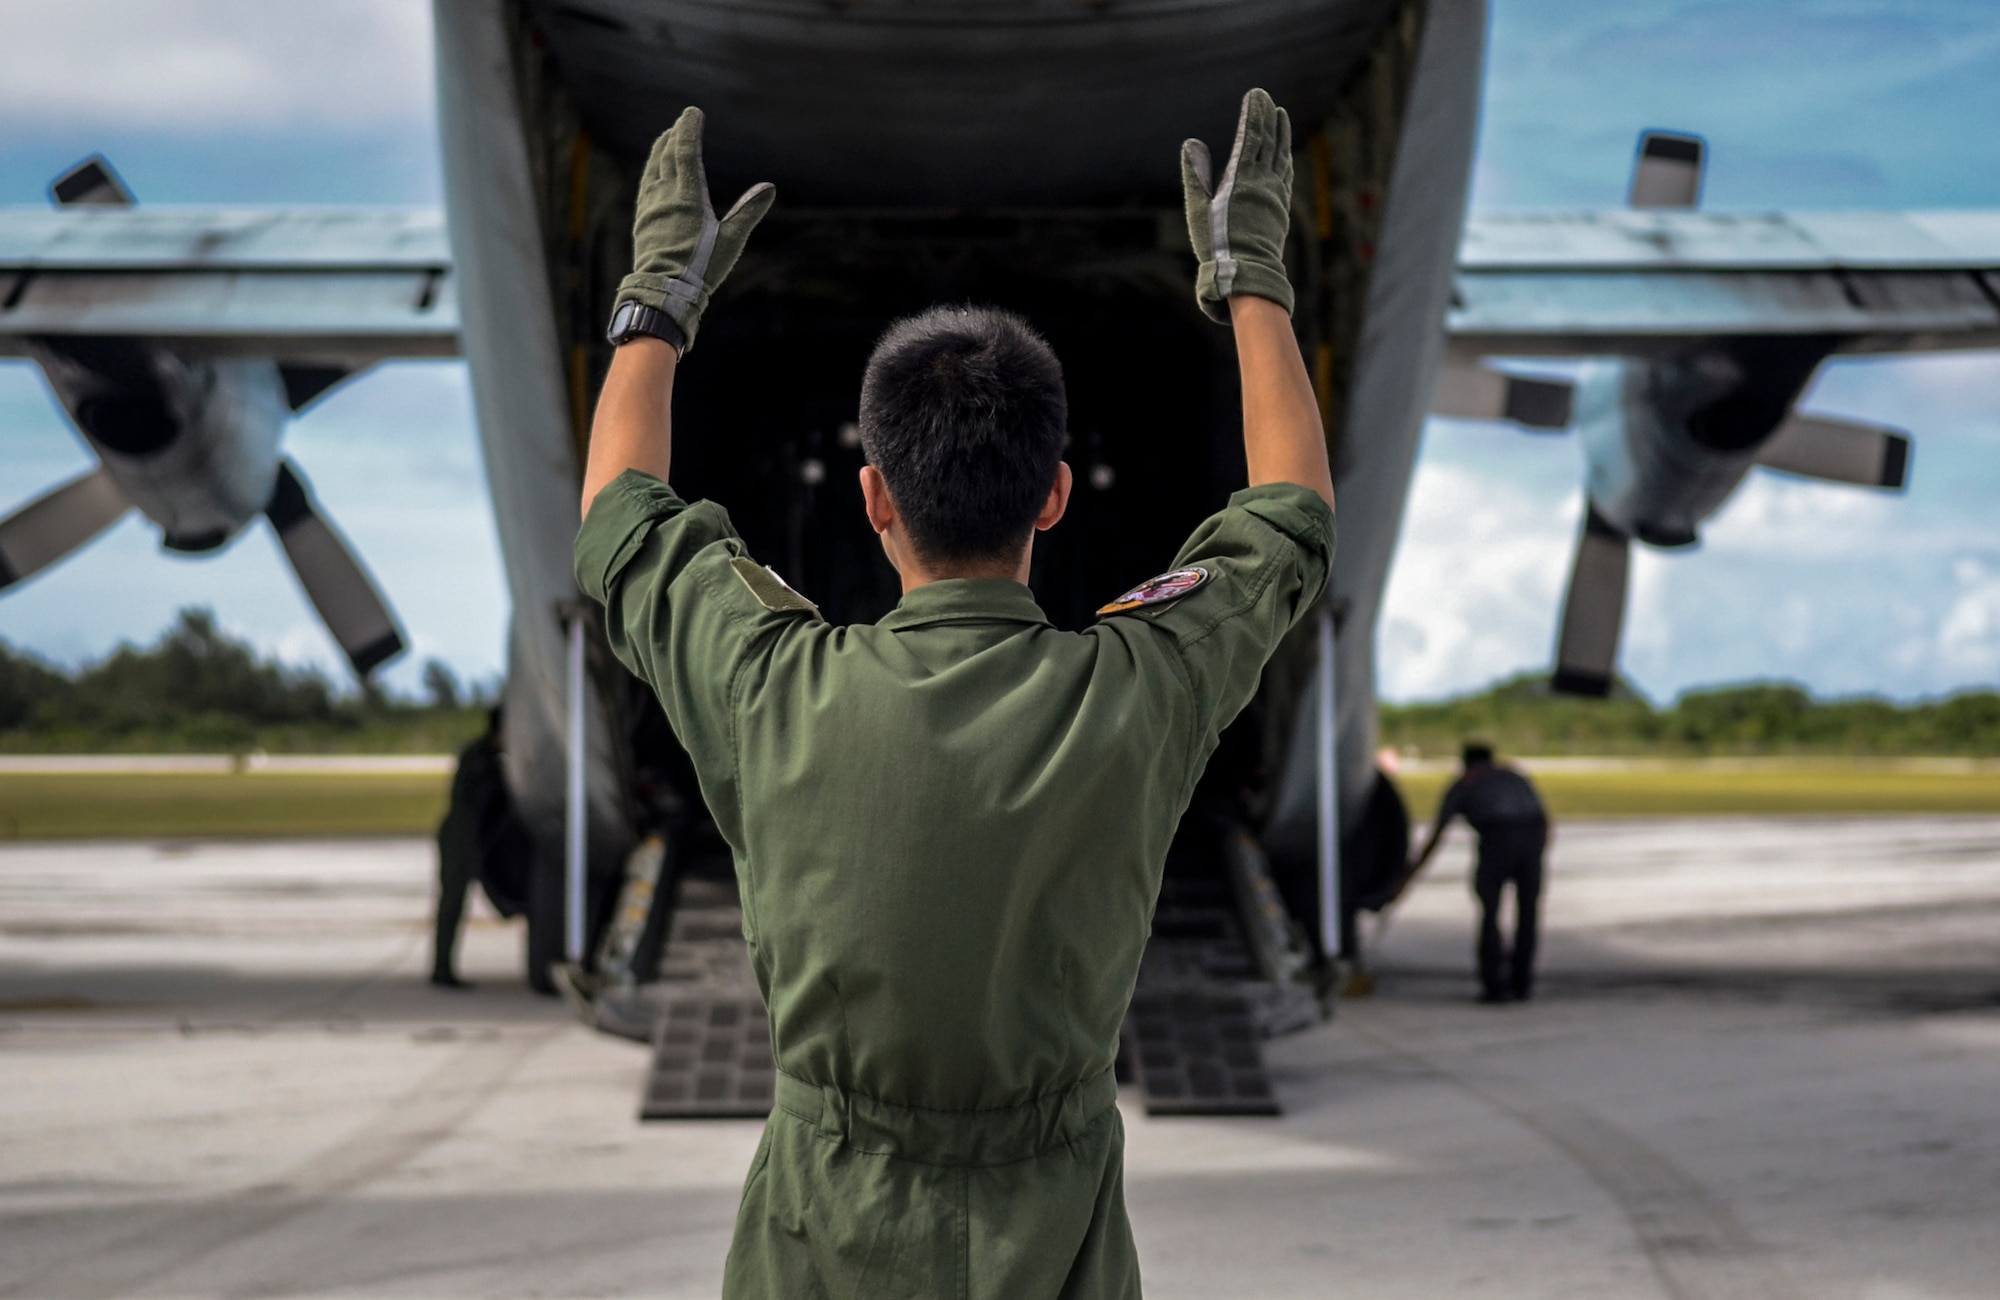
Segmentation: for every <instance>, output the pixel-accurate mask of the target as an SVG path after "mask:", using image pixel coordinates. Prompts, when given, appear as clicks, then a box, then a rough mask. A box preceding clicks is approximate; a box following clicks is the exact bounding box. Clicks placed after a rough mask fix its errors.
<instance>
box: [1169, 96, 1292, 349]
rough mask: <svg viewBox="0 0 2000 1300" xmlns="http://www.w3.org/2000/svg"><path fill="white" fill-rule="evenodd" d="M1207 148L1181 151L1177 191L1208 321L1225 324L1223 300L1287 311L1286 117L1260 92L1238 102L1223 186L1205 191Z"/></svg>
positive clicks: (1197, 145) (1194, 143)
mask: <svg viewBox="0 0 2000 1300" xmlns="http://www.w3.org/2000/svg"><path fill="white" fill-rule="evenodd" d="M1211 174H1212V171H1211V165H1210V160H1209V156H1208V146H1207V145H1205V144H1203V143H1202V142H1201V141H1199V140H1189V141H1187V142H1186V143H1185V144H1183V145H1182V146H1181V186H1182V188H1183V190H1184V191H1185V193H1186V198H1187V221H1188V238H1189V239H1191V240H1193V241H1194V255H1195V257H1197V258H1198V259H1200V261H1201V269H1200V270H1199V271H1197V272H1196V273H1195V278H1194V297H1195V301H1196V302H1198V303H1200V304H1201V309H1202V310H1203V311H1205V312H1207V313H1208V315H1209V317H1210V318H1211V319H1213V320H1218V321H1221V322H1223V323H1224V324H1228V323H1229V303H1228V301H1227V300H1228V299H1229V298H1232V297H1234V296H1235V295H1237V294H1248V295H1249V296H1251V297H1253V298H1269V299H1270V300H1271V301H1272V302H1275V303H1277V304H1278V305H1279V306H1281V307H1283V308H1284V309H1285V310H1286V311H1287V312H1289V311H1291V309H1292V282H1291V279H1290V278H1289V277H1288V276H1286V274H1285V232H1286V231H1287V230H1289V229H1290V228H1291V224H1292V120H1291V119H1290V118H1289V117H1286V116H1285V110H1284V109H1282V108H1279V107H1278V106H1277V105H1276V104H1274V103H1272V102H1271V97H1270V96H1269V95H1267V94H1265V93H1264V92H1263V91H1261V90H1253V91H1251V92H1250V93H1249V94H1247V95H1245V96H1244V97H1243V113H1242V115H1241V116H1240V117H1238V118H1237V119H1236V147H1235V148H1234V149H1231V150H1230V151H1229V165H1228V166H1227V167H1225V168H1223V169H1222V182H1221V184H1219V185H1214V186H1211V185H1210V183H1209V177H1210V175H1211Z"/></svg>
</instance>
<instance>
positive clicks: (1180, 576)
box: [1097, 565, 1209, 618]
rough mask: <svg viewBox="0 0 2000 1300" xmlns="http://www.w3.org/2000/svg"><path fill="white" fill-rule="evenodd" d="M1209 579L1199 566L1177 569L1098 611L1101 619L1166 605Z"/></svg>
mask: <svg viewBox="0 0 2000 1300" xmlns="http://www.w3.org/2000/svg"><path fill="white" fill-rule="evenodd" d="M1208 579H1209V572H1208V570H1207V569H1204V568H1202V567H1200V566H1199V565H1197V566H1195V567H1194V568H1191V569H1175V570H1174V571H1173V572H1172V573H1163V574H1161V575H1160V576H1159V577H1157V578H1148V579H1146V580H1145V581H1144V582H1142V583H1140V584H1139V585H1138V586H1136V587H1134V588H1132V590H1130V591H1128V592H1126V593H1125V594H1124V595H1122V596H1120V597H1119V598H1118V599H1116V600H1114V601H1112V602H1111V603H1110V604H1109V605H1106V606H1104V607H1103V608H1102V609H1100V610H1098V611H1097V616H1098V617H1099V618H1102V617H1104V616H1105V615H1106V614H1123V613H1125V612H1126V611H1128V610H1134V609H1142V608H1144V607H1145V606H1147V605H1164V604H1166V603H1167V602H1168V601H1171V600H1179V599H1180V598H1181V597H1182V596H1185V595H1187V594H1188V593H1189V592H1191V591H1193V590H1194V589H1195V588H1197V587H1199V586H1201V585H1202V584H1204V583H1206V582H1207V581H1208Z"/></svg>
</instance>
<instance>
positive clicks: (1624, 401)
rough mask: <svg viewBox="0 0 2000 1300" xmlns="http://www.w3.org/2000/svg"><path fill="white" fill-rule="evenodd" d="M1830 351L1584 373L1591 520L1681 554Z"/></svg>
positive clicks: (1742, 353)
mask: <svg viewBox="0 0 2000 1300" xmlns="http://www.w3.org/2000/svg"><path fill="white" fill-rule="evenodd" d="M1830 350H1831V349H1830V345H1829V344H1828V343H1827V342H1825V341H1823V340H1819V339H1777V340H1760V341H1757V342H1755V343H1750V342H1744V343H1739V344H1736V345H1733V346H1729V347H1722V348H1707V349H1702V350H1700V351H1695V352H1689V353H1685V354H1682V355H1679V356H1673V357H1667V358H1662V359H1658V360H1625V361H1602V362H1595V363H1592V364H1591V366H1590V367H1589V368H1588V370H1587V371H1586V372H1585V374H1584V376H1583V378H1582V380H1581V381H1580V382H1579V384H1578V411H1579V416H1580V420H1579V423H1580V424H1581V428H1582V434H1583V446H1584V456H1585V458H1586V460H1587V462H1588V466H1589V470H1588V476H1587V479H1586V490H1587V492H1588V494H1589V498H1590V504H1591V506H1592V508H1593V509H1595V510H1596V512H1597V515H1598V517H1599V518H1600V519H1602V520H1603V521H1604V522H1605V523H1607V524H1609V525H1610V526H1611V527H1613V528H1615V529H1617V530H1618V531H1619V532H1621V533H1623V534H1625V535H1626V536H1628V537H1636V538H1638V539H1639V540H1640V541H1642V542H1646V543H1647V544H1649V545H1652V546H1667V547H1675V546H1692V545H1693V544H1694V543H1695V541H1696V539H1697V530H1698V528H1699V527H1700V525H1701V523H1702V521H1704V520H1706V519H1707V518H1708V517H1709V516H1710V515H1712V514H1714V513H1715V512H1716V511H1717V510H1719V509H1721V508H1722V504H1723V502H1725V501H1727V500H1728V499H1729V494H1730V493H1732V492H1734V491H1735V490H1736V488H1737V486H1738V485H1739V484H1741V483H1742V482H1743V479H1744V476H1745V475H1747V474H1748V473H1749V472H1750V470H1751V467H1752V466H1754V465H1756V464H1757V458H1758V452H1759V450H1760V449H1761V448H1762V447H1763V446H1764V444H1765V443H1766V442H1767V441H1769V439H1770V438H1771V435H1772V434H1774V433H1776V432H1777V430H1778V427H1779V426H1780V425H1781V424H1783V423H1784V422H1785V418H1786V416H1787V415H1788V414H1789V413H1790V411H1791V408H1792V403H1793V401H1794V400H1795V399H1796V398H1797V397H1798V395H1799V393H1800V392H1802V391H1803V390H1804V388H1805V386H1806V384H1807V383H1808V382H1810V380H1811V379H1812V375H1813V371H1814V370H1815V369H1816V368H1817V367H1818V366H1819V363H1820V361H1821V360H1822V359H1823V358H1824V357H1825V356H1826V355H1827V353H1828V352H1829V351H1830Z"/></svg>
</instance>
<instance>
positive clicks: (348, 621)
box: [264, 460, 403, 677]
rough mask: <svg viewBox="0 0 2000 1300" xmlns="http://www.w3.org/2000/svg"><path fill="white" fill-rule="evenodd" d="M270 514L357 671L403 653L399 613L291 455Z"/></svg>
mask: <svg viewBox="0 0 2000 1300" xmlns="http://www.w3.org/2000/svg"><path fill="white" fill-rule="evenodd" d="M264 515H265V517H266V518H268V519H269V520H270V521H271V527H273V528H275V529H277V531H278V541H279V542H280V543H282V544H283V546H284V548H285V556H286V558H288V559H289V560H291V562H292V572H294V573H296V574H297V575H298V577H299V585H300V586H302V587H304V588H305V591H306V598H307V599H308V600H310V601H312V603H313V608H314V609H316V610H318V611H319V616H320V619H321V621H322V622H324V623H325V624H326V630H327V631H329V632H331V633H333V639H334V640H335V641H337V642H339V643H340V648H341V650H342V651H344V652H345V653H346V655H347V660H348V662H349V663H351V664H353V665H354V671H355V672H356V673H357V674H359V675H360V676H362V677H366V676H367V675H368V674H369V673H370V672H372V671H373V670H374V669H375V667H376V666H377V665H378V664H380V663H382V662H383V661H384V660H386V659H391V658H394V657H395V656H396V655H399V654H401V653H402V652H403V634H402V633H401V632H400V631H398V630H397V628H396V616H395V615H394V614H392V613H390V612H389V606H388V604H387V603H386V602H384V601H383V599H382V596H381V593H380V592H378V591H376V590H375V584H374V583H373V582H371V581H369V578H368V571H367V570H366V569H363V568H362V567H361V561H359V560H357V559H355V558H354V553H353V552H352V551H351V550H349V549H348V546H347V543H346V541H345V540H343V539H342V538H341V536H340V534H339V533H337V532H335V531H334V529H333V525H332V524H330V523H328V522H327V521H326V519H325V518H323V517H322V516H321V515H320V514H319V512H318V511H317V510H315V509H314V508H313V500H312V494H311V492H310V491H309V490H308V489H307V487H306V482H305V479H304V478H303V477H301V476H300V474H299V472H298V470H297V468H296V467H295V466H294V465H293V464H292V463H291V462H290V461H288V460H287V461H281V462H280V463H279V465H278V483H277V487H276V488H274V489H273V490H272V492H271V503H270V504H269V505H267V506H265V507H264Z"/></svg>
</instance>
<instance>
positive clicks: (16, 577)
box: [0, 466, 132, 588]
mask: <svg viewBox="0 0 2000 1300" xmlns="http://www.w3.org/2000/svg"><path fill="white" fill-rule="evenodd" d="M131 504H132V503H131V502H129V501H127V500H126V499H125V494H124V493H123V492H120V491H119V490H118V485H117V484H116V483H114V482H112V481H111V474H110V472H109V471H108V470H106V469H104V468H103V467H102V466H99V467H98V468H97V469H94V470H92V471H91V472H90V473H88V474H85V475H84V476H83V477H82V478H74V479H71V480H70V481H69V482H67V483H65V484H63V485H62V486H61V487H59V488H57V489H56V490H55V491H53V492H48V493H44V494H43V495H42V496H40V497H37V498H36V499H35V500H33V501H30V502H29V503H28V504H27V505H24V506H22V507H21V508H20V509H19V510H16V511H15V512H14V513H13V514H11V515H9V516H8V517H7V518H6V519H5V520H0V588H6V587H10V586H12V585H13V584H14V583H17V582H19V581H20V580H21V579H23V578H26V577H30V576H32V575H34V574H36V573H39V572H40V571H41V570H43V569H46V568H47V567H48V566H49V565H51V564H54V563H55V562H56V561H57V560H60V559H61V558H62V557H63V556H65V555H68V554H69V553H70V552H71V551H73V550H75V549H76V548H77V547H79V546H82V545H83V544H84V543H85V542H87V541H89V540H90V539H91V538H93V537H95V536H97V535H98V534H99V533H101V532H103V531H104V530H105V529H107V528H109V527H111V525H113V524H115V523H117V522H118V518H119V516H121V515H123V514H124V513H125V512H126V511H127V510H129V509H130V508H131Z"/></svg>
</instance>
